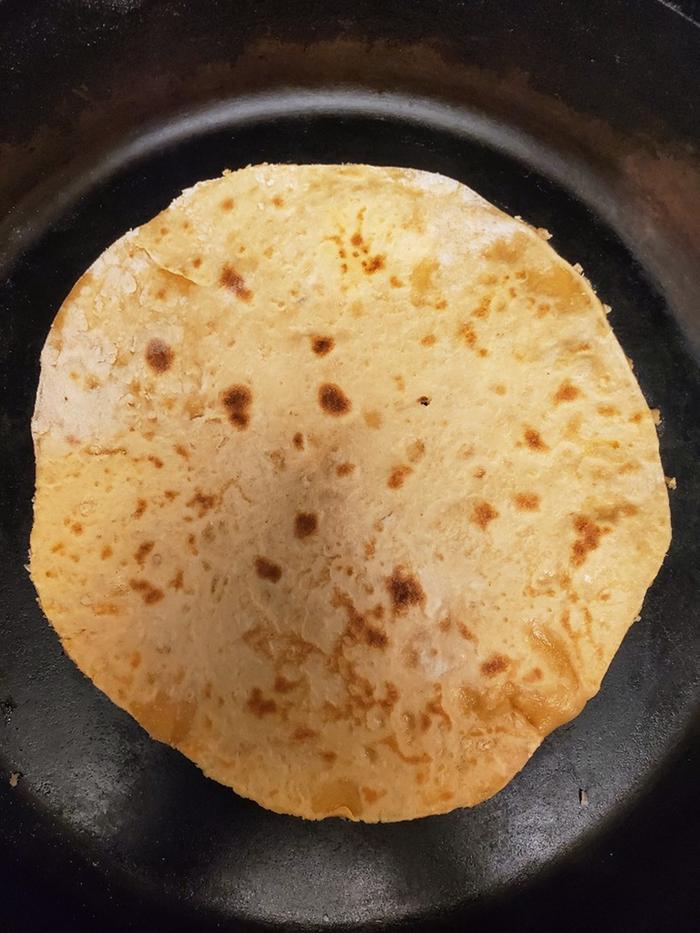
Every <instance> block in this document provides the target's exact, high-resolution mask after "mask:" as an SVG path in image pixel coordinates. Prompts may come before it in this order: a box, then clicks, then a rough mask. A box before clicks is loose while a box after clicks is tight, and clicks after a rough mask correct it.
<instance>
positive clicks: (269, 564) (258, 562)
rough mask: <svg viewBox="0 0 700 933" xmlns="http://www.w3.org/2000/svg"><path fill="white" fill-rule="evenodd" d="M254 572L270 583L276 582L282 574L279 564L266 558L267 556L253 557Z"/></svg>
mask: <svg viewBox="0 0 700 933" xmlns="http://www.w3.org/2000/svg"><path fill="white" fill-rule="evenodd" d="M255 572H256V573H257V575H258V576H259V577H260V579H261V580H269V581H270V583H277V581H278V580H279V578H280V577H281V576H282V568H281V567H280V565H279V564H275V563H274V562H273V561H271V560H268V559H267V557H256V558H255Z"/></svg>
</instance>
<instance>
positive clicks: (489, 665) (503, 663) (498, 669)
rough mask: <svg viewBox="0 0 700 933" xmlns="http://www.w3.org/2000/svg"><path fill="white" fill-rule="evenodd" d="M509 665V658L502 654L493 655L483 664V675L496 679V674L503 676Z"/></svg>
mask: <svg viewBox="0 0 700 933" xmlns="http://www.w3.org/2000/svg"><path fill="white" fill-rule="evenodd" d="M509 664H510V661H509V660H508V658H506V657H504V656H503V655H502V654H492V655H491V657H490V658H488V659H487V660H486V661H484V662H483V663H482V665H481V673H482V674H483V675H484V676H485V677H495V676H496V674H501V673H503V671H505V670H507V669H508V665H509Z"/></svg>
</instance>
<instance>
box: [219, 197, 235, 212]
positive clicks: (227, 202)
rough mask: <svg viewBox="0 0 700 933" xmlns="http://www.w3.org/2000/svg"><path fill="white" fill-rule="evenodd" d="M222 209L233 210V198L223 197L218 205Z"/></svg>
mask: <svg viewBox="0 0 700 933" xmlns="http://www.w3.org/2000/svg"><path fill="white" fill-rule="evenodd" d="M219 206H220V208H221V210H222V211H232V210H233V206H234V205H233V198H224V200H223V201H222V202H221V204H220V205H219Z"/></svg>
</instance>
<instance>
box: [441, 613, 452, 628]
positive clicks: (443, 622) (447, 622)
mask: <svg viewBox="0 0 700 933" xmlns="http://www.w3.org/2000/svg"><path fill="white" fill-rule="evenodd" d="M438 628H439V629H440V631H441V632H449V630H450V629H451V628H452V619H450V617H449V616H445V618H444V619H440V621H439V622H438Z"/></svg>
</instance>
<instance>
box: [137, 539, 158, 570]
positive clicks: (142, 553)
mask: <svg viewBox="0 0 700 933" xmlns="http://www.w3.org/2000/svg"><path fill="white" fill-rule="evenodd" d="M155 544H156V543H155V541H143V542H142V543H141V544H139V546H138V548H137V549H136V553H135V554H134V560H135V561H136V563H137V564H138V565H139V566H140V567H143V565H144V563H145V561H146V558H147V557H148V555H149V554H150V553H151V551H152V550H153V548H154V547H155Z"/></svg>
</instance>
